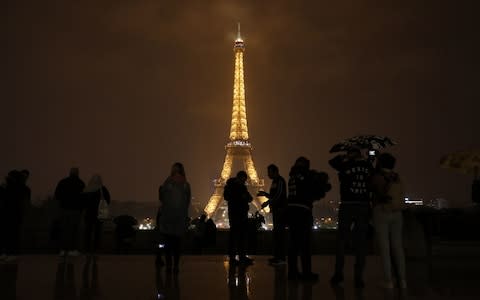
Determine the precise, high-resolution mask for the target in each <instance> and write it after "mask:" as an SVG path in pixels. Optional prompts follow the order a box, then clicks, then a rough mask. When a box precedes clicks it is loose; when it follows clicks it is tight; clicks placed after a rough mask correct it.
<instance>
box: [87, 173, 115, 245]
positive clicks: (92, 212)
mask: <svg viewBox="0 0 480 300" xmlns="http://www.w3.org/2000/svg"><path fill="white" fill-rule="evenodd" d="M83 194H84V196H85V200H86V211H85V251H86V252H87V253H88V254H94V253H95V251H96V250H97V249H98V246H99V244H100V235H101V232H102V224H103V220H100V219H99V218H98V210H99V205H100V201H103V200H105V201H106V202H107V204H108V205H110V192H109V191H108V189H107V188H106V187H105V186H104V185H103V181H102V177H101V176H100V175H99V174H94V175H93V176H92V178H90V181H89V182H88V184H87V186H86V187H85V189H84V191H83Z"/></svg>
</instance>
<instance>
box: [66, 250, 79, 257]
mask: <svg viewBox="0 0 480 300" xmlns="http://www.w3.org/2000/svg"><path fill="white" fill-rule="evenodd" d="M67 255H68V256H79V255H80V252H78V251H77V250H73V251H68V252H67Z"/></svg>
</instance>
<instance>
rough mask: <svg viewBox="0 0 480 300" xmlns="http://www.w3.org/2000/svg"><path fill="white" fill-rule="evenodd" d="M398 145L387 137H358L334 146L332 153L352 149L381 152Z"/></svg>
mask: <svg viewBox="0 0 480 300" xmlns="http://www.w3.org/2000/svg"><path fill="white" fill-rule="evenodd" d="M396 144H397V143H396V142H394V141H393V140H392V139H390V138H389V137H386V136H380V135H357V136H354V137H351V138H349V139H346V140H343V141H341V142H340V143H337V144H335V145H333V147H332V149H330V153H333V152H341V151H347V150H349V149H352V148H360V149H372V150H379V149H382V148H385V147H387V146H393V145H396Z"/></svg>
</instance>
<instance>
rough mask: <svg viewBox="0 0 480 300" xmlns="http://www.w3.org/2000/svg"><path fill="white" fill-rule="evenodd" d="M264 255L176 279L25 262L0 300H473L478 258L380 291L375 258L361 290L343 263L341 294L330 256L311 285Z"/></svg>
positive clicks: (211, 261)
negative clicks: (333, 281) (334, 284)
mask: <svg viewBox="0 0 480 300" xmlns="http://www.w3.org/2000/svg"><path fill="white" fill-rule="evenodd" d="M267 258H268V257H265V256H257V257H255V264H254V265H253V266H249V267H238V266H237V267H231V266H229V265H228V263H227V262H226V261H224V257H223V256H186V257H184V258H183V260H182V263H181V267H180V271H179V273H178V274H177V273H174V272H171V271H170V272H168V271H167V270H166V269H165V268H160V269H158V268H156V267H155V264H154V257H153V256H99V257H96V258H94V257H90V258H86V257H85V256H79V257H76V258H68V259H67V260H65V259H63V258H59V257H56V256H47V255H45V256H42V255H31V256H24V257H21V259H20V260H19V261H18V262H17V263H8V264H7V263H2V264H0V299H2V300H9V299H58V300H60V299H134V300H140V299H156V300H160V299H229V300H234V299H272V300H273V299H275V300H283V299H285V300H286V299H288V300H294V299H301V300H309V299H336V300H343V299H355V300H361V299H368V300H370V299H372V300H373V299H392V300H393V299H426V298H427V299H456V300H460V299H477V298H478V295H480V284H479V283H480V272H478V269H479V267H480V258H477V257H469V258H468V257H463V258H455V259H454V258H442V259H435V260H434V261H433V264H432V265H431V266H427V265H426V264H425V263H424V262H423V261H420V260H419V261H408V264H407V266H408V281H409V288H408V290H406V291H405V292H403V293H402V292H401V290H399V289H394V290H390V291H388V290H384V289H383V288H382V287H381V283H382V280H381V278H382V277H381V273H380V271H381V269H380V264H379V258H378V257H377V256H371V257H369V259H368V266H367V271H366V276H365V281H366V288H365V289H363V290H356V289H355V288H354V287H353V280H352V271H353V265H352V264H353V261H352V259H351V258H350V257H349V258H348V259H347V263H346V266H347V268H346V269H345V277H346V278H345V284H344V287H343V288H336V289H334V288H332V287H330V285H329V283H328V279H329V278H330V275H331V272H332V270H333V264H334V258H333V256H315V257H314V259H313V268H314V270H315V271H316V272H318V273H319V274H320V280H319V281H318V282H314V283H303V282H297V281H288V280H287V279H286V267H277V268H274V267H271V266H268V264H267Z"/></svg>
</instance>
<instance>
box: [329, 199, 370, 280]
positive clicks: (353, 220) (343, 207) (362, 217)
mask: <svg viewBox="0 0 480 300" xmlns="http://www.w3.org/2000/svg"><path fill="white" fill-rule="evenodd" d="M369 219H370V206H369V205H368V204H367V203H365V204H349V203H342V204H340V208H339V211H338V229H337V251H336V258H335V274H336V275H339V276H343V268H344V265H345V246H346V242H347V238H348V237H349V236H350V232H351V234H352V240H353V246H354V251H355V267H354V276H355V279H362V278H363V271H364V269H365V264H366V258H365V257H366V255H367V232H368V222H369ZM352 225H353V230H352V229H351V228H352Z"/></svg>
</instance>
